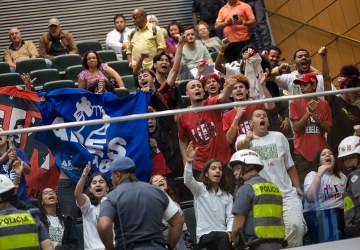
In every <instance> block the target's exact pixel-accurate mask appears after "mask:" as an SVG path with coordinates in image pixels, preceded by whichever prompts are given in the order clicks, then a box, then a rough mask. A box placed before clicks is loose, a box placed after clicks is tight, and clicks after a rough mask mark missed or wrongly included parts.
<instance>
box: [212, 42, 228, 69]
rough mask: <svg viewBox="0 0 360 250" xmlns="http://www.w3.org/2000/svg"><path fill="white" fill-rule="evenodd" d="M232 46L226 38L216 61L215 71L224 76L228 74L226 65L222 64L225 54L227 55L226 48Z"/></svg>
mask: <svg viewBox="0 0 360 250" xmlns="http://www.w3.org/2000/svg"><path fill="white" fill-rule="evenodd" d="M229 44H230V41H229V39H227V38H224V39H222V40H221V49H220V50H219V53H218V55H217V57H216V61H215V69H216V70H217V71H219V72H221V73H223V74H224V75H225V74H226V67H225V65H223V64H222V61H223V58H224V53H225V48H226V47H227V46H228V45H229Z"/></svg>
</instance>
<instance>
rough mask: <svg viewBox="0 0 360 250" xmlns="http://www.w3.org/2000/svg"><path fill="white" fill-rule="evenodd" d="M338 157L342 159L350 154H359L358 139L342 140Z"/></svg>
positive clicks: (359, 139)
mask: <svg viewBox="0 0 360 250" xmlns="http://www.w3.org/2000/svg"><path fill="white" fill-rule="evenodd" d="M338 152H339V154H338V157H339V158H341V157H344V156H347V155H351V154H360V137H359V136H355V135H353V136H349V137H346V138H345V139H344V140H342V141H341V142H340V144H339V148H338Z"/></svg>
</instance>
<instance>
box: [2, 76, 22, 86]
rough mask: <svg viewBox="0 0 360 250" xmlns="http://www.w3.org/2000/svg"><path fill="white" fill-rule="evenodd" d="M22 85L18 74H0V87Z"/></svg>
mask: <svg viewBox="0 0 360 250" xmlns="http://www.w3.org/2000/svg"><path fill="white" fill-rule="evenodd" d="M21 84H24V82H23V81H22V79H21V76H20V74H19V73H4V74H0V87H6V86H16V85H21Z"/></svg>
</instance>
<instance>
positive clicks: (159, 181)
mask: <svg viewBox="0 0 360 250" xmlns="http://www.w3.org/2000/svg"><path fill="white" fill-rule="evenodd" d="M149 183H150V184H152V185H154V186H157V187H159V188H161V189H162V190H163V191H164V192H166V193H167V195H168V196H169V197H170V198H171V199H172V200H173V201H174V202H175V204H176V205H177V206H178V207H179V211H180V213H181V214H182V210H181V208H180V205H179V204H178V203H177V202H176V199H175V194H174V191H173V189H172V188H171V186H170V185H168V182H167V180H166V177H165V176H163V175H161V174H155V175H153V176H151V178H150V181H149ZM163 227H164V236H165V238H167V234H168V227H169V224H168V222H167V221H166V220H163ZM193 245H194V242H193V241H192V240H191V237H190V234H189V232H188V231H187V227H186V224H185V223H184V226H183V233H182V236H181V238H180V239H179V241H178V243H177V245H176V247H175V249H174V250H186V249H194V247H193Z"/></svg>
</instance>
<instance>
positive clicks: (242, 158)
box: [230, 149, 264, 167]
mask: <svg viewBox="0 0 360 250" xmlns="http://www.w3.org/2000/svg"><path fill="white" fill-rule="evenodd" d="M238 162H242V163H245V164H254V165H259V166H261V167H264V164H263V162H262V160H261V158H260V156H259V155H258V153H256V152H255V151H252V150H250V149H241V150H239V151H237V152H235V153H234V154H233V155H232V156H231V159H230V165H231V166H233V165H235V164H236V163H238Z"/></svg>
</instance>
